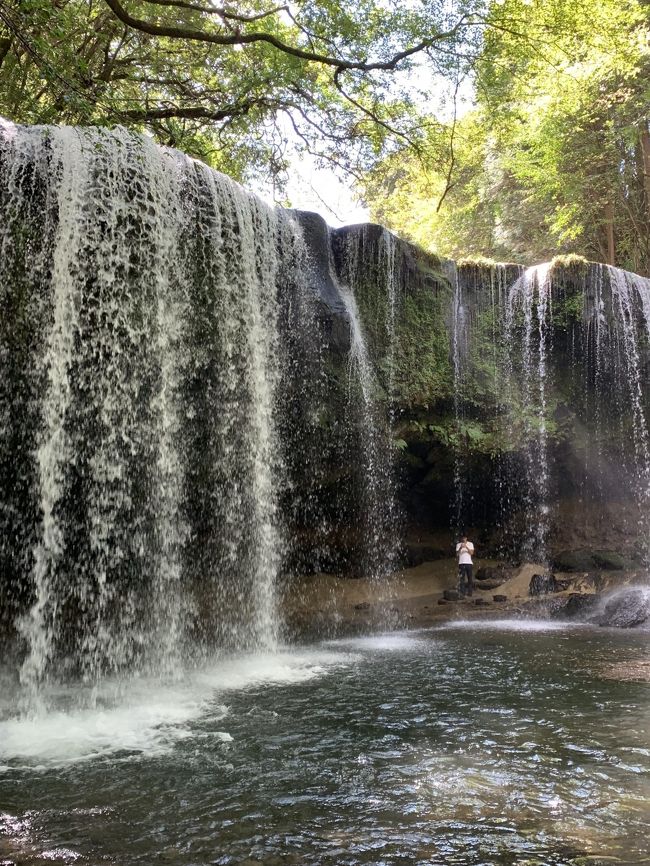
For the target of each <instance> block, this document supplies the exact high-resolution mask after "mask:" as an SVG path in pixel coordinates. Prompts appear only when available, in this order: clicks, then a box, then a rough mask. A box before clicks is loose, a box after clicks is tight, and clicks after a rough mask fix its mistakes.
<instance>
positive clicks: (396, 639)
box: [327, 633, 422, 652]
mask: <svg viewBox="0 0 650 866" xmlns="http://www.w3.org/2000/svg"><path fill="white" fill-rule="evenodd" d="M327 646H342V647H344V646H347V647H353V648H354V649H358V650H368V651H370V652H377V651H379V652H382V651H385V650H388V651H395V652H403V651H404V650H414V649H417V648H418V647H419V646H422V640H421V639H419V638H417V637H413V636H412V635H408V634H400V633H397V634H395V633H391V634H377V635H366V636H363V637H349V638H337V639H335V640H330V641H327Z"/></svg>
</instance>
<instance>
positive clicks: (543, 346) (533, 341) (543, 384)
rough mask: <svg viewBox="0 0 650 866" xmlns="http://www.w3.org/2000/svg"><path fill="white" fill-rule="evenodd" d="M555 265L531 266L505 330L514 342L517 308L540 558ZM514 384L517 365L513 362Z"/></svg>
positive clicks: (529, 483)
mask: <svg viewBox="0 0 650 866" xmlns="http://www.w3.org/2000/svg"><path fill="white" fill-rule="evenodd" d="M550 275H551V266H550V263H546V264H542V265H536V266H535V267H531V268H527V269H526V270H525V271H524V273H523V274H522V276H521V277H519V279H518V280H516V281H515V283H514V284H513V285H512V286H511V287H510V289H509V291H508V297H507V302H506V318H505V334H506V342H507V343H511V341H512V339H513V337H514V334H513V330H514V328H515V315H516V313H517V312H519V313H520V315H521V316H522V317H523V323H522V322H520V323H519V327H520V328H521V358H520V364H521V367H520V371H519V372H520V381H519V383H518V385H519V387H518V388H517V393H515V392H514V391H513V390H512V387H511V388H510V394H511V397H515V399H516V400H517V404H516V411H517V413H518V415H519V419H518V420H519V421H521V424H522V428H523V440H524V459H525V467H526V471H525V479H524V484H525V492H524V498H525V503H526V513H525V522H526V530H525V537H524V539H522V550H523V552H524V554H525V555H526V556H527V557H529V558H531V559H534V560H536V561H541V562H544V561H545V560H546V558H547V549H546V547H547V538H548V532H549V513H550V503H549V459H548V447H547V444H548V443H547V439H548V431H547V395H546V392H547V381H546V379H547V369H546V367H547V353H548V340H549V335H550V333H551V331H550V328H549V322H548V317H549V315H550V311H551V309H552V305H551V276H550ZM508 372H509V374H510V380H511V385H512V382H513V377H512V365H511V364H510V365H509V371H508Z"/></svg>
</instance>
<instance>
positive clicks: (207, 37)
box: [104, 0, 475, 72]
mask: <svg viewBox="0 0 650 866" xmlns="http://www.w3.org/2000/svg"><path fill="white" fill-rule="evenodd" d="M104 2H105V3H106V4H107V5H108V6H109V8H110V9H111V10H112V12H113V13H114V14H115V15H116V16H117V17H118V18H119V19H120V21H122V23H123V24H126V25H127V27H131V28H133V29H134V30H140V31H141V32H142V33H148V34H149V35H150V36H165V37H167V38H168V39H188V40H191V41H194V42H209V43H211V44H213V45H222V46H228V45H250V44H252V43H255V42H265V43H267V44H268V45H271V46H272V47H273V48H276V49H277V50H278V51H281V52H283V53H284V54H288V55H290V56H291V57H297V58H299V59H301V60H307V61H310V62H312V63H320V64H321V65H323V66H331V67H333V68H335V69H337V70H341V71H345V70H353V69H356V70H359V71H362V72H370V71H372V70H384V71H390V70H393V69H395V68H396V67H397V66H398V65H399V64H400V63H401V62H402V61H403V60H406V59H407V58H409V57H412V56H413V55H415V54H418V53H419V52H421V51H424V50H425V48H430V47H431V46H432V45H434V44H435V43H436V42H441V41H445V40H447V39H452V38H453V37H454V36H455V35H456V34H457V33H458V32H459V31H460V30H461V29H462V28H463V27H467V26H472V25H473V24H474V23H475V22H474V21H473V19H472V18H471V17H470V16H468V15H463V16H462V17H461V18H460V19H459V20H458V21H457V22H456V24H455V25H454V26H453V27H452V28H451V30H448V31H445V32H442V33H437V34H435V36H431V37H429V38H428V39H424V40H422V41H421V42H419V43H417V45H413V46H411V47H410V48H405V49H404V50H403V51H398V52H397V53H396V54H393V56H392V57H391V58H390V59H389V60H384V61H376V62H374V63H368V62H367V61H366V60H344V59H342V58H340V57H332V56H330V55H327V54H319V53H318V52H314V51H305V50H304V49H302V48H298V47H297V46H295V45H289V44H288V43H287V42H283V41H282V40H281V39H278V38H277V37H276V36H273V35H272V34H271V33H263V32H257V33H231V34H224V33H210V32H208V31H206V30H196V29H194V28H192V27H176V26H173V25H165V24H156V23H154V22H152V21H145V20H144V19H141V18H135V17H134V16H133V15H131V14H130V13H129V12H128V11H127V10H126V9H125V8H124V6H122V4H121V2H120V0H104ZM170 2H172V0H167V3H170ZM179 2H182V0H179Z"/></svg>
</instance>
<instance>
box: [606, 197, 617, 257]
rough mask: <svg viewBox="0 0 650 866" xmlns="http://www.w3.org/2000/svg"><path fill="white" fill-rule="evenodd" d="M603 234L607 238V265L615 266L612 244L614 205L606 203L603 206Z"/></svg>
mask: <svg viewBox="0 0 650 866" xmlns="http://www.w3.org/2000/svg"><path fill="white" fill-rule="evenodd" d="M605 234H606V237H607V264H608V265H615V264H616V246H615V243H614V205H613V204H612V203H611V201H608V202H607V204H606V205H605Z"/></svg>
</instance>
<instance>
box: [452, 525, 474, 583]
mask: <svg viewBox="0 0 650 866" xmlns="http://www.w3.org/2000/svg"><path fill="white" fill-rule="evenodd" d="M473 555H474V545H473V544H472V542H471V541H468V540H467V536H466V535H462V536H461V539H460V541H459V542H458V544H457V545H456V556H457V557H458V591H459V593H460V594H461V595H472V593H473V592H474V577H473V575H472V556H473Z"/></svg>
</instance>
